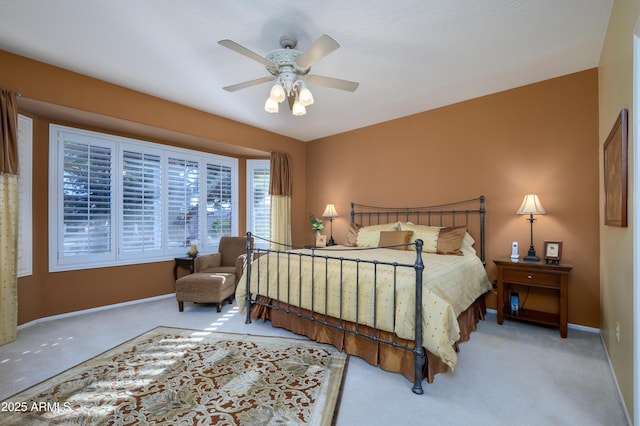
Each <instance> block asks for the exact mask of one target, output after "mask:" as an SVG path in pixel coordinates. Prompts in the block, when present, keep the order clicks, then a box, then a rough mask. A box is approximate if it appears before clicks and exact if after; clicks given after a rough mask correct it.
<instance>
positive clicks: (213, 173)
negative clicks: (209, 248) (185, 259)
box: [206, 164, 233, 244]
mask: <svg viewBox="0 0 640 426" xmlns="http://www.w3.org/2000/svg"><path fill="white" fill-rule="evenodd" d="M231 172H232V170H231V167H229V166H225V165H221V164H207V222H206V227H207V244H217V243H218V242H219V241H220V237H223V236H229V235H231V232H232V229H233V226H232V214H231V213H232V205H233V199H232V197H233V194H232V173H231Z"/></svg>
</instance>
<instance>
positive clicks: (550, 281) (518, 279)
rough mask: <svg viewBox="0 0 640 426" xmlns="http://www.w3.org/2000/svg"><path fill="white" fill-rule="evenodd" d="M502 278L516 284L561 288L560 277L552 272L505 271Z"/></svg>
mask: <svg viewBox="0 0 640 426" xmlns="http://www.w3.org/2000/svg"><path fill="white" fill-rule="evenodd" d="M502 278H503V280H504V281H506V282H510V283H514V284H517V283H522V284H534V285H546V286H552V287H560V275H559V274H554V273H551V272H540V271H520V270H516V269H505V270H504V272H503V274H502Z"/></svg>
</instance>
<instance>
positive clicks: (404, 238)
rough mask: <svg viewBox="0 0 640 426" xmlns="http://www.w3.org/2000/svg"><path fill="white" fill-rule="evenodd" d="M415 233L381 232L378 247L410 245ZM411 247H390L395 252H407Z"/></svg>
mask: <svg viewBox="0 0 640 426" xmlns="http://www.w3.org/2000/svg"><path fill="white" fill-rule="evenodd" d="M412 235H413V231H380V241H378V247H387V246H395V245H397V244H409V242H410V241H411V236H412ZM408 247H409V246H406V245H404V246H398V247H389V248H390V249H394V250H407V249H408Z"/></svg>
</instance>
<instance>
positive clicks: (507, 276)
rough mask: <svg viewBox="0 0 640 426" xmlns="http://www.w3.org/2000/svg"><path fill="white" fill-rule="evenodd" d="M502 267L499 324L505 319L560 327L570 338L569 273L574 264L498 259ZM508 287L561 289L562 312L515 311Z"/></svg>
mask: <svg viewBox="0 0 640 426" xmlns="http://www.w3.org/2000/svg"><path fill="white" fill-rule="evenodd" d="M493 262H494V263H495V264H496V266H497V267H498V281H497V289H498V316H497V320H498V324H502V322H503V320H504V318H505V317H506V318H512V319H519V320H524V321H530V322H535V323H538V324H546V325H552V326H557V327H559V328H560V336H561V337H567V323H568V317H569V314H568V311H569V309H568V306H569V305H568V294H567V293H568V281H569V271H571V269H573V265H570V264H568V263H560V264H559V265H548V264H546V263H544V262H535V263H533V262H524V261H519V262H512V261H511V260H494V261H493ZM505 284H514V285H518V286H525V287H541V288H548V289H554V290H558V292H557V294H558V304H559V311H560V312H559V313H558V314H554V313H550V312H541V311H536V310H532V309H524V308H520V309H518V311H517V313H512V312H511V307H510V305H509V294H506V292H505V290H504V287H505Z"/></svg>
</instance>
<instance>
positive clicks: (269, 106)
mask: <svg viewBox="0 0 640 426" xmlns="http://www.w3.org/2000/svg"><path fill="white" fill-rule="evenodd" d="M264 110H265V111H267V112H270V113H274V112H278V102H276V101H274V100H273V99H271V98H270V97H269V98H267V101H266V102H265V103H264Z"/></svg>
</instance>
